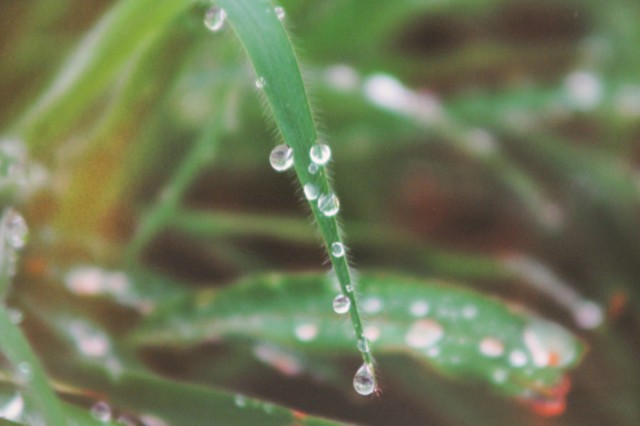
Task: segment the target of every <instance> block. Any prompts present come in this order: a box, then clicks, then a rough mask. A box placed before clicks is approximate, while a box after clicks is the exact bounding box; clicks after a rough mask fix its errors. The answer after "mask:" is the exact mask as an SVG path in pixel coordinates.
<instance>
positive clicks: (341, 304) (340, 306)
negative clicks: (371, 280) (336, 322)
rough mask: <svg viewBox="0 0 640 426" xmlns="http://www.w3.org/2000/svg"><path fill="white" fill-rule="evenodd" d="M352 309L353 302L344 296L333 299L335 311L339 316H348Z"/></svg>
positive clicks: (340, 295)
mask: <svg viewBox="0 0 640 426" xmlns="http://www.w3.org/2000/svg"><path fill="white" fill-rule="evenodd" d="M350 307H351V301H350V300H349V298H348V297H347V296H345V295H344V294H339V295H337V296H336V297H335V298H334V299H333V310H334V311H335V313H337V314H346V313H347V312H349V308H350Z"/></svg>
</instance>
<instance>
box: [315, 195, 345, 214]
mask: <svg viewBox="0 0 640 426" xmlns="http://www.w3.org/2000/svg"><path fill="white" fill-rule="evenodd" d="M318 209H320V211H321V212H322V214H324V215H325V216H327V217H331V216H335V215H337V214H338V211H340V200H339V199H338V197H337V196H336V194H334V193H333V192H330V193H328V194H323V195H321V196H320V198H318Z"/></svg>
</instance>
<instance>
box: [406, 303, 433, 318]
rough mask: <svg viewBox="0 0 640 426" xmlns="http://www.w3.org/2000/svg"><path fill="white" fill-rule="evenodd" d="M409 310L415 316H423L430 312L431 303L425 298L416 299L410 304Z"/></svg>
mask: <svg viewBox="0 0 640 426" xmlns="http://www.w3.org/2000/svg"><path fill="white" fill-rule="evenodd" d="M409 311H410V312H411V315H413V316H414V317H422V316H425V315H426V314H427V313H429V304H428V303H427V302H425V301H424V300H416V301H414V302H412V303H411V306H409Z"/></svg>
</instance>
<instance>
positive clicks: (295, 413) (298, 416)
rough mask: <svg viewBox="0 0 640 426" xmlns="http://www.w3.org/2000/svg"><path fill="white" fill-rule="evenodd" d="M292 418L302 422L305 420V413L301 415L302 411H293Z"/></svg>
mask: <svg viewBox="0 0 640 426" xmlns="http://www.w3.org/2000/svg"><path fill="white" fill-rule="evenodd" d="M293 417H294V418H295V419H297V420H304V419H306V418H307V413H303V412H302V411H298V410H293Z"/></svg>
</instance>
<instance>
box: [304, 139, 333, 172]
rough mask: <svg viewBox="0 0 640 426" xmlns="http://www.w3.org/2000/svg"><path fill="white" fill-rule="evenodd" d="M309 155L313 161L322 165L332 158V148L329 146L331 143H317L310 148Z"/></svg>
mask: <svg viewBox="0 0 640 426" xmlns="http://www.w3.org/2000/svg"><path fill="white" fill-rule="evenodd" d="M309 156H310V157H311V161H313V162H314V163H316V164H318V165H319V166H322V165H324V164H327V162H328V161H329V160H330V159H331V148H329V145H326V144H323V143H317V144H315V145H313V146H312V147H311V149H310V150H309Z"/></svg>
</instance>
